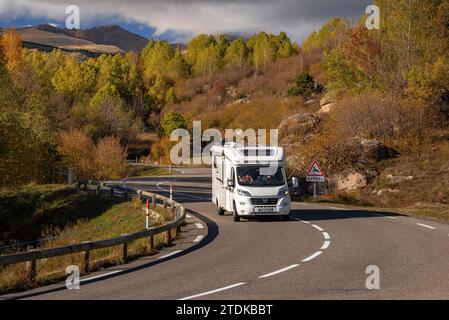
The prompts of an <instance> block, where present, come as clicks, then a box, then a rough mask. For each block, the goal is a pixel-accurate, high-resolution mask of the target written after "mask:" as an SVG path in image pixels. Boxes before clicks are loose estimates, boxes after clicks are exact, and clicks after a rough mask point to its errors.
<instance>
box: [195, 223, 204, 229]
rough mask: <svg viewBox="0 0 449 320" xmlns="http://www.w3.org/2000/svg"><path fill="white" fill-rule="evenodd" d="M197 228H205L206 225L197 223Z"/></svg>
mask: <svg viewBox="0 0 449 320" xmlns="http://www.w3.org/2000/svg"><path fill="white" fill-rule="evenodd" d="M195 226H196V227H197V229H204V226H203V225H202V224H201V223H195Z"/></svg>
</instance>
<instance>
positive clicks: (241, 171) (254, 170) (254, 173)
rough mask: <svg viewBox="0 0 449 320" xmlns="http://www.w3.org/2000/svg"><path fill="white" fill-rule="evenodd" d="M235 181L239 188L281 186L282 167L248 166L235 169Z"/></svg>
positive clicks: (282, 181)
mask: <svg viewBox="0 0 449 320" xmlns="http://www.w3.org/2000/svg"><path fill="white" fill-rule="evenodd" d="M237 181H238V183H239V185H241V186H254V187H263V186H283V185H284V184H285V181H284V174H283V172H282V167H268V166H264V167H261V166H251V167H250V166H248V167H238V168H237Z"/></svg>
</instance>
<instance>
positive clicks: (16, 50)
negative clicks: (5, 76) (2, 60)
mask: <svg viewBox="0 0 449 320" xmlns="http://www.w3.org/2000/svg"><path fill="white" fill-rule="evenodd" d="M0 43H1V45H2V46H3V48H4V54H5V56H6V60H7V64H6V67H7V69H8V70H9V72H11V73H14V72H18V68H20V66H21V64H22V40H21V39H20V35H19V33H18V32H17V30H16V29H7V30H5V31H3V35H2V37H1V40H0Z"/></svg>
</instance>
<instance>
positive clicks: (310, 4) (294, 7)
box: [0, 0, 372, 41]
mask: <svg viewBox="0 0 449 320" xmlns="http://www.w3.org/2000/svg"><path fill="white" fill-rule="evenodd" d="M371 3H372V1H369V0H321V1H320V0H279V1H275V0H259V1H251V0H243V1H238V0H228V1H224V0H223V1H222V0H154V1H151V0H127V1H122V0H96V1H93V0H68V1H65V0H63V1H61V0H1V1H0V18H4V17H9V18H11V17H26V16H30V17H46V18H48V19H58V20H59V21H61V20H63V19H64V16H65V7H66V6H68V5H72V4H76V5H79V6H80V8H81V19H82V20H81V21H82V22H83V21H88V22H89V23H92V21H95V20H96V19H102V20H103V21H104V20H107V19H108V18H112V17H114V18H115V20H116V19H117V18H118V19H119V20H122V21H124V22H125V21H126V22H136V23H140V24H145V25H147V26H152V27H154V28H156V30H157V33H158V34H163V33H164V32H168V31H170V32H174V33H179V34H180V35H181V34H182V35H186V34H187V35H190V36H192V35H195V34H198V33H232V34H244V35H247V34H250V33H253V32H256V31H260V30H265V31H268V32H279V31H281V30H283V31H286V32H287V34H289V36H290V37H292V38H293V39H295V40H297V41H301V40H303V39H304V38H305V37H306V36H307V35H308V34H309V33H310V32H311V31H313V30H314V29H317V28H318V27H319V26H320V25H322V24H323V23H324V22H325V21H326V20H328V19H329V18H331V17H333V16H344V17H348V18H358V17H360V16H361V15H362V14H363V13H364V12H365V8H366V7H367V6H368V5H369V4H371Z"/></svg>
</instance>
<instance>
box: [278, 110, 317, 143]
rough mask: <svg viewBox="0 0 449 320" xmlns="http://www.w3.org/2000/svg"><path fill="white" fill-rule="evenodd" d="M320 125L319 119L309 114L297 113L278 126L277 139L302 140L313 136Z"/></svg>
mask: <svg viewBox="0 0 449 320" xmlns="http://www.w3.org/2000/svg"><path fill="white" fill-rule="evenodd" d="M320 123H321V117H320V116H318V115H314V114H310V113H298V114H295V115H293V116H291V117H288V118H287V119H285V120H284V121H282V122H281V124H280V126H279V139H280V140H283V139H286V138H288V137H292V136H293V137H295V138H297V139H298V138H304V137H306V136H307V135H309V134H313V133H314V132H315V131H316V129H317V128H318V126H319V124H320Z"/></svg>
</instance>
